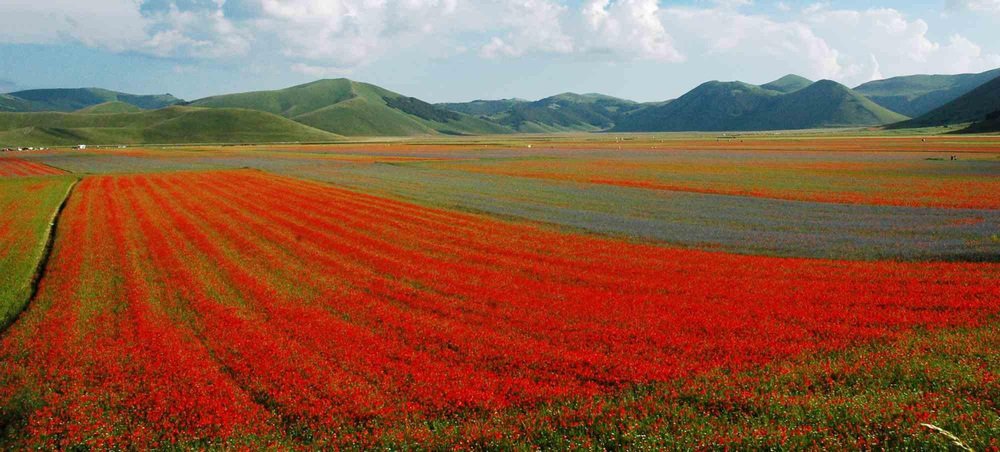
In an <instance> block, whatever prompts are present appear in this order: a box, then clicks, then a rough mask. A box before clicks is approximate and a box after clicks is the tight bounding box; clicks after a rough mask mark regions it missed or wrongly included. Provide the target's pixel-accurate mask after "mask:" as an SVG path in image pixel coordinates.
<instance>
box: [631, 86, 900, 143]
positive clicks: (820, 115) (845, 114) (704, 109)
mask: <svg viewBox="0 0 1000 452" xmlns="http://www.w3.org/2000/svg"><path fill="white" fill-rule="evenodd" d="M903 119H906V117H905V116H903V115H900V114H898V113H894V112H891V111H889V110H886V109H885V108H883V107H880V106H878V105H876V104H875V103H873V102H872V101H870V100H868V99H867V98H865V97H864V96H862V95H860V94H858V93H856V92H854V91H852V90H851V89H850V88H847V87H846V86H844V85H841V84H839V83H837V82H833V81H830V80H820V81H818V82H815V83H812V84H810V85H809V86H807V87H805V88H802V89H799V90H797V91H791V92H789V93H787V94H785V93H782V92H779V91H774V90H770V89H765V88H763V87H760V86H755V85H751V84H748V83H743V82H718V81H713V82H707V83H704V84H702V85H700V86H698V87H697V88H695V89H693V90H691V91H690V92H688V93H687V94H685V95H683V96H681V97H679V98H677V99H676V100H674V101H673V102H670V103H667V104H665V105H662V106H658V107H650V108H645V109H643V110H639V111H637V112H635V113H634V114H631V115H627V116H626V117H625V118H623V121H622V122H621V123H620V124H619V125H618V126H616V127H615V128H614V129H613V130H615V131H625V132H629V131H631V132H639V131H655V132H660V131H730V130H732V131H744V130H783V129H809V128H819V127H849V126H870V125H881V124H887V123H891V122H896V121H900V120H903Z"/></svg>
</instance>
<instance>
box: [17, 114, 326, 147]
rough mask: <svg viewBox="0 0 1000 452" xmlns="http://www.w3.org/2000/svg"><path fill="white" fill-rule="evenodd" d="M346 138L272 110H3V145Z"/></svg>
mask: <svg viewBox="0 0 1000 452" xmlns="http://www.w3.org/2000/svg"><path fill="white" fill-rule="evenodd" d="M340 138H342V137H341V136H339V135H335V134H332V133H329V132H324V131H322V130H317V129H314V128H312V127H308V126H305V125H302V124H299V123H297V122H294V121H290V120H288V119H285V118H282V117H280V116H277V115H273V114H270V113H266V112H260V111H253V110H243V109H228V108H226V109H207V108H193V107H180V106H173V107H167V108H162V109H159V110H149V111H142V112H138V113H109V114H93V113H56V112H47V113H0V145H3V146H33V145H34V146H59V145H75V144H80V143H83V144H95V145H97V144H143V143H174V144H181V143H269V142H270V143H276V142H302V141H334V140H337V139H340Z"/></svg>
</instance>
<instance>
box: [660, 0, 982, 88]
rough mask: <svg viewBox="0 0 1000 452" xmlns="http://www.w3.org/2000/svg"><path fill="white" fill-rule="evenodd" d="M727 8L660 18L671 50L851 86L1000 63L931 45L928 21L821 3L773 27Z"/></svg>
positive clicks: (968, 49) (963, 43)
mask: <svg viewBox="0 0 1000 452" xmlns="http://www.w3.org/2000/svg"><path fill="white" fill-rule="evenodd" d="M731 6H732V4H723V5H719V6H717V7H714V8H695V7H676V8H668V9H665V10H664V11H663V12H662V13H661V17H662V19H663V24H664V26H665V27H666V29H667V30H670V31H671V33H672V34H673V35H674V36H677V37H678V42H677V46H678V47H679V48H681V49H684V50H685V51H686V52H687V53H689V54H696V55H708V57H709V58H714V59H724V60H725V61H727V62H729V63H730V64H732V65H737V66H740V67H747V68H759V67H761V65H762V64H770V65H773V66H775V68H776V69H777V68H780V69H781V70H782V71H787V72H796V73H800V74H802V75H805V76H807V77H811V78H830V79H835V80H838V81H841V82H843V83H846V84H849V85H854V84H859V83H863V82H866V81H869V80H872V79H874V78H881V77H883V76H890V77H891V76H896V75H906V74H914V73H928V72H929V73H957V72H976V71H982V70H987V69H990V68H993V67H996V66H997V65H1000V56H998V55H996V54H993V53H988V52H985V51H983V49H982V48H981V47H980V46H979V45H977V44H976V43H974V42H972V41H970V40H969V39H967V38H965V37H963V36H961V35H959V34H953V35H951V36H949V37H948V38H947V39H946V40H944V41H936V40H933V39H931V37H930V36H929V30H930V25H929V24H928V23H927V22H926V21H924V20H922V19H919V18H910V17H908V16H907V15H906V14H904V13H902V12H900V11H898V10H895V9H890V8H873V9H868V10H847V9H832V8H831V7H830V6H829V5H826V4H822V3H819V4H813V5H810V6H808V7H806V8H803V9H802V10H801V11H799V12H797V13H794V14H793V15H792V16H791V17H790V18H788V19H785V20H776V19H774V18H772V17H770V16H767V15H762V14H752V13H745V12H743V11H741V10H738V9H734V8H732V7H731ZM775 75H776V74H775Z"/></svg>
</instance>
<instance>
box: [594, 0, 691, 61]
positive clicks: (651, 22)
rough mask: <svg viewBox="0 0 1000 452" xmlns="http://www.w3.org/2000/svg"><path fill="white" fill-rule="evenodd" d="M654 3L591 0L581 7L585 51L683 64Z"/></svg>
mask: <svg viewBox="0 0 1000 452" xmlns="http://www.w3.org/2000/svg"><path fill="white" fill-rule="evenodd" d="M659 12H660V8H659V5H658V4H657V1H656V0H617V1H615V2H614V3H613V4H612V3H611V0H590V1H589V2H587V3H586V4H585V5H584V6H583V11H582V16H583V19H584V22H585V24H586V29H587V33H586V35H585V36H586V38H585V39H584V42H586V43H587V48H588V49H590V50H597V51H607V52H614V53H619V54H623V55H632V56H635V57H638V58H645V59H655V60H662V61H669V62H679V61H683V60H684V55H682V54H681V52H680V51H679V50H677V48H676V47H674V42H673V38H671V36H670V35H669V34H668V33H667V31H666V29H665V28H664V27H663V22H662V21H661V20H660V17H659Z"/></svg>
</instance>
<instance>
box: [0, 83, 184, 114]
mask: <svg viewBox="0 0 1000 452" xmlns="http://www.w3.org/2000/svg"><path fill="white" fill-rule="evenodd" d="M107 102H121V103H125V104H129V105H133V106H135V107H139V108H141V109H143V110H153V109H157V108H163V107H167V106H170V105H174V104H177V103H180V102H182V101H181V100H180V99H178V98H176V97H174V96H172V95H170V94H154V95H137V94H127V93H119V92H117V91H110V90H106V89H101V88H58V89H33V90H27V91H17V92H13V93H8V94H3V95H0V112H3V111H6V112H38V111H61V112H72V111H77V110H81V109H84V108H88V107H93V106H95V105H100V104H103V103H107Z"/></svg>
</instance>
